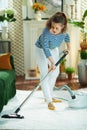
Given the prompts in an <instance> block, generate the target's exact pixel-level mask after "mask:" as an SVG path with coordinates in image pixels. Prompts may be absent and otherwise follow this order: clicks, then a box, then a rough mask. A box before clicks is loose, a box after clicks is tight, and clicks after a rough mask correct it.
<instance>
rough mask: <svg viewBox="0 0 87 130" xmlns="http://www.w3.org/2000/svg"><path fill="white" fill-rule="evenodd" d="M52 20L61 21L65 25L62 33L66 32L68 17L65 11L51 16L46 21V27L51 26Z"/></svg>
mask: <svg viewBox="0 0 87 130" xmlns="http://www.w3.org/2000/svg"><path fill="white" fill-rule="evenodd" d="M52 22H54V23H61V24H63V25H64V28H63V29H62V33H64V32H66V30H67V17H66V15H65V14H64V13H63V12H57V13H55V14H54V15H53V16H52V17H50V18H49V19H48V21H47V23H46V27H47V28H48V29H50V28H51V25H52Z"/></svg>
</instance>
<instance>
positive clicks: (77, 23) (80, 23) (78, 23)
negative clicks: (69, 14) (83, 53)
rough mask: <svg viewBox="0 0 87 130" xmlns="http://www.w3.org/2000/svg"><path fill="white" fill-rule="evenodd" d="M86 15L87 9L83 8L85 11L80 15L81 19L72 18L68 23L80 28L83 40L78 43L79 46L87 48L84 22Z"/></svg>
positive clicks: (86, 32) (86, 33) (86, 25)
mask: <svg viewBox="0 0 87 130" xmlns="http://www.w3.org/2000/svg"><path fill="white" fill-rule="evenodd" d="M86 17H87V10H85V12H84V13H83V15H82V18H81V20H72V19H69V21H68V22H69V23H70V24H72V25H74V26H76V27H79V28H80V30H81V33H82V34H83V41H82V42H81V43H80V47H81V49H82V50H83V49H85V50H86V49H87V41H86V37H87V24H86Z"/></svg>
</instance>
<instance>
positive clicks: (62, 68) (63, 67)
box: [60, 64, 65, 73]
mask: <svg viewBox="0 0 87 130" xmlns="http://www.w3.org/2000/svg"><path fill="white" fill-rule="evenodd" d="M63 72H65V65H62V64H61V65H60V73H63Z"/></svg>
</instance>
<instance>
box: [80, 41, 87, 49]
mask: <svg viewBox="0 0 87 130" xmlns="http://www.w3.org/2000/svg"><path fill="white" fill-rule="evenodd" d="M80 47H81V50H87V42H86V41H83V42H81V43H80Z"/></svg>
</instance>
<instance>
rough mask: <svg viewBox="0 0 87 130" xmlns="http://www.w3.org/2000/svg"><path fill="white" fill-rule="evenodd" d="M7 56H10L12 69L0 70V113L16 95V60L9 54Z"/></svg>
mask: <svg viewBox="0 0 87 130" xmlns="http://www.w3.org/2000/svg"><path fill="white" fill-rule="evenodd" d="M4 55H5V54H4ZM6 55H9V57H10V65H11V69H3V68H0V112H1V111H2V109H3V107H4V105H6V104H7V103H8V101H9V100H10V99H11V98H13V97H14V96H15V94H16V84H15V83H16V73H15V67H14V58H13V56H12V55H11V54H9V53H8V54H6ZM3 61H4V60H3V59H2V60H1V62H0V63H2V62H3ZM5 62H6V63H4V65H5V64H7V62H8V60H7V61H6V58H5ZM2 64H3V63H2ZM2 64H1V65H2Z"/></svg>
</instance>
